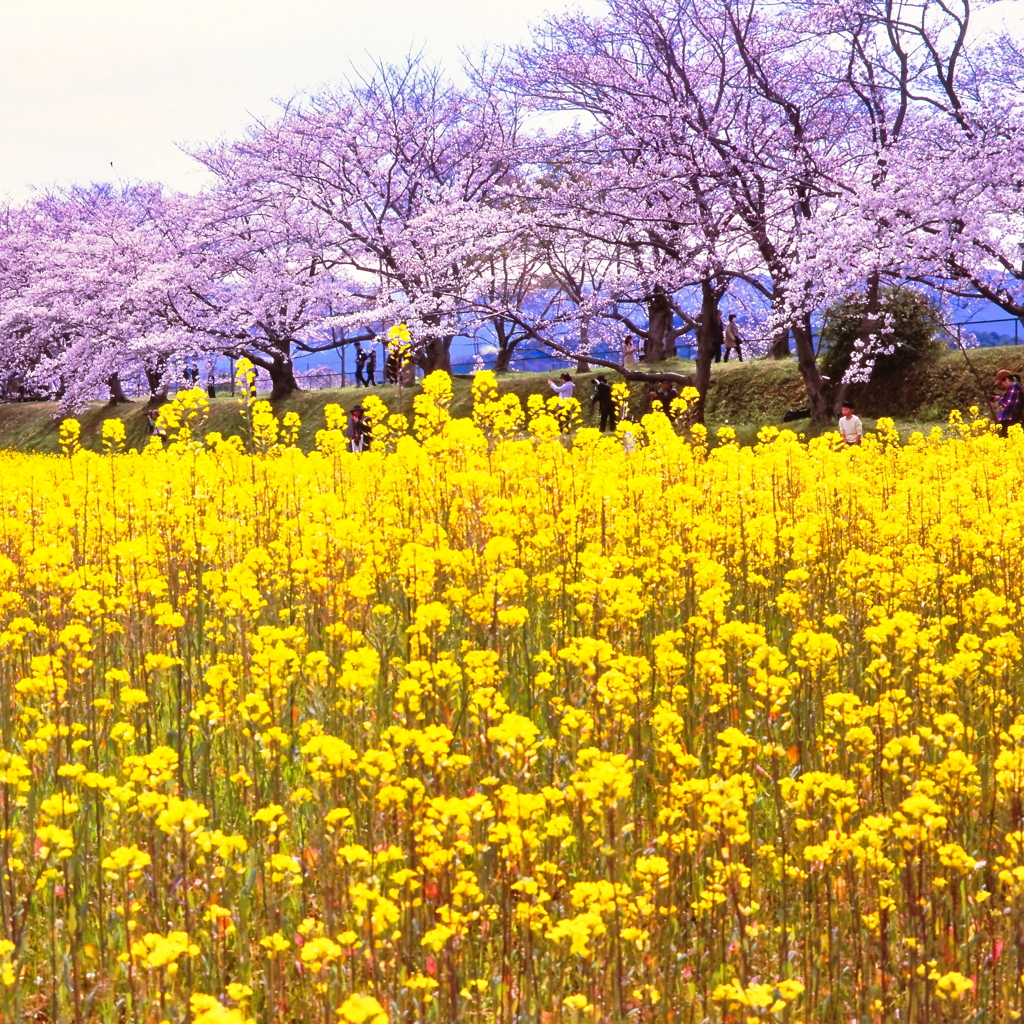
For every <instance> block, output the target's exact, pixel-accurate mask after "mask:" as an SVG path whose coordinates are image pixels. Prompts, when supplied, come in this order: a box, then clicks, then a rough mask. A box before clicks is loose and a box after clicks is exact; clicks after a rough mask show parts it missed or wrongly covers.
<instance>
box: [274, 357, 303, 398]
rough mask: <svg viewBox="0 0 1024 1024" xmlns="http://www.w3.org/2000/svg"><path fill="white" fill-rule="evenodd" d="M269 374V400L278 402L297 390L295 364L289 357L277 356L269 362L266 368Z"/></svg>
mask: <svg viewBox="0 0 1024 1024" xmlns="http://www.w3.org/2000/svg"><path fill="white" fill-rule="evenodd" d="M267 372H268V373H269V374H270V385H271V387H270V400H271V401H272V402H279V401H280V400H281V399H282V398H288V397H289V396H290V395H294V394H295V392H296V391H298V390H299V382H298V381H297V380H296V379H295V364H294V363H293V362H292V361H291V359H290V358H288V357H285V358H283V359H281V358H278V359H275V360H273V362H271V364H270V366H269V367H268V369H267Z"/></svg>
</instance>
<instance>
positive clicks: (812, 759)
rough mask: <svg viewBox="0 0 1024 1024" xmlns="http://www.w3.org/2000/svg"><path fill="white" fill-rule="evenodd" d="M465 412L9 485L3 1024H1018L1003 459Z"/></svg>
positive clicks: (1017, 704) (1018, 608)
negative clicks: (354, 443)
mask: <svg viewBox="0 0 1024 1024" xmlns="http://www.w3.org/2000/svg"><path fill="white" fill-rule="evenodd" d="M474 390H475V392H476V406H475V409H474V414H473V419H472V420H464V421H458V420H451V419H450V418H449V416H448V412H447V402H448V400H449V396H450V393H451V390H450V384H449V383H448V381H447V378H445V377H444V375H434V376H432V377H431V378H428V380H427V382H426V384H425V387H424V389H423V392H422V394H420V395H418V396H417V399H416V417H415V423H414V424H413V425H412V433H411V434H409V433H408V432H407V427H408V425H407V424H406V423H405V422H404V420H401V419H400V418H397V417H394V416H390V417H389V416H388V415H387V414H386V410H384V409H383V407H382V405H381V403H380V401H379V400H376V402H374V401H368V402H367V403H366V405H367V411H368V413H369V414H370V416H371V419H372V423H373V434H372V448H373V450H369V451H366V452H363V453H360V454H353V453H351V452H349V451H348V450H347V442H346V439H345V438H344V436H343V434H342V432H341V429H340V424H341V423H342V416H343V414H342V413H341V411H340V410H338V409H330V408H329V409H328V410H327V419H328V426H327V428H326V429H325V430H323V431H321V433H320V434H319V435H318V445H317V449H316V450H315V451H313V452H312V453H308V454H306V453H303V452H302V451H300V450H299V449H298V448H296V447H294V446H293V443H292V442H293V440H294V437H295V435H296V431H297V423H295V422H294V420H293V421H292V422H284V423H278V422H277V420H276V419H275V417H274V416H273V413H272V412H271V411H270V409H269V407H267V406H265V405H263V404H261V403H248V404H247V406H246V412H247V416H248V419H247V423H248V424H249V434H248V437H247V438H246V439H245V440H244V441H239V440H238V439H234V440H224V439H222V438H220V437H218V436H215V435H214V436H210V437H204V436H203V431H202V419H203V402H202V399H201V397H200V396H198V395H197V394H195V393H187V394H185V395H184V396H179V398H178V399H177V400H176V402H175V403H174V404H173V406H172V407H170V408H168V409H167V411H166V412H165V414H164V422H165V424H166V425H167V426H168V430H169V434H170V438H169V440H168V443H167V447H166V448H165V447H163V442H161V441H160V440H159V439H157V440H154V441H153V442H152V443H151V445H150V446H149V447H148V448H147V449H146V450H145V451H144V452H141V453H137V452H129V453H124V452H122V451H121V448H122V447H123V433H122V434H118V430H117V428H116V426H111V427H110V428H109V429H108V430H107V431H106V432H105V434H104V443H105V447H106V452H105V453H93V452H87V451H83V450H81V449H80V448H79V446H78V432H77V424H75V423H74V422H72V421H69V422H66V423H65V424H64V427H63V432H62V437H63V441H64V448H65V456H64V457H56V456H32V455H21V454H17V453H7V454H3V455H0V616H2V618H0V673H2V686H3V700H2V701H0V728H2V750H0V814H2V820H0V865H2V868H0V870H2V884H0V1015H2V1019H3V1020H4V1021H6V1022H15V1021H51V1022H57V1021H61V1022H64V1021H74V1022H76V1024H78V1022H84V1021H89V1022H92V1021H97V1022H99V1021H102V1022H114V1021H117V1022H153V1024H157V1022H162V1021H172V1022H184V1021H191V1022H194V1024H244V1022H247V1021H255V1020H258V1021H267V1022H271V1021H274V1022H276V1021H301V1022H303V1024H314V1022H321V1021H322V1022H324V1024H334V1022H339V1021H340V1022H348V1024H399V1022H414V1021H415V1022H420V1021H439V1022H440V1021H443V1022H455V1021H479V1022H484V1021H487V1022H509V1024H511V1022H524V1024H525V1022H537V1024H562V1022H565V1024H570V1022H584V1021H588V1022H589V1021H625V1020H630V1021H637V1022H646V1021H666V1022H668V1021H672V1022H687V1024H698V1022H704V1021H709V1022H729V1024H740V1022H743V1024H754V1022H760V1021H791V1022H806V1024H823V1022H837V1024H838V1022H844V1024H845V1022H849V1021H857V1022H869V1021H886V1022H888V1021H895V1020H899V1021H913V1022H918V1024H929V1022H954V1021H957V1022H959V1021H990V1022H993V1024H994V1022H1004V1021H1011V1020H1016V1019H1019V1016H1020V1008H1021V1006H1022V1004H1024V988H1022V972H1024V962H1022V958H1024V906H1022V903H1024V670H1022V664H1021V653H1022V652H1021V641H1020V631H1021V625H1022V614H1024V612H1022V597H1024V581H1022V575H1021V566H1022V561H1024V540H1022V525H1024V479H1022V469H1024V434H1022V433H1021V432H1020V430H1019V429H1017V428H1015V429H1014V431H1013V432H1012V433H1011V437H1010V438H1009V439H1007V440H1003V439H1000V438H999V437H997V436H995V435H994V434H993V433H992V431H991V429H990V427H989V425H988V424H987V423H986V422H984V421H981V420H975V421H974V422H964V421H962V420H961V419H960V418H959V417H956V416H954V417H953V418H952V420H951V423H950V425H949V427H948V429H946V430H938V429H936V430H935V431H934V432H933V433H932V435H931V436H929V437H923V436H921V435H915V436H914V437H913V438H911V439H910V442H909V443H908V444H906V445H901V444H900V443H899V440H898V438H897V437H896V435H895V432H894V431H892V430H891V429H890V427H889V426H888V425H886V424H885V423H884V422H883V423H882V424H881V430H880V432H879V433H878V434H877V435H872V436H870V437H869V438H868V439H867V440H866V442H865V444H864V446H863V447H861V448H858V449H853V450H838V449H837V444H836V441H837V438H836V436H835V435H831V436H826V437H822V438H818V439H815V440H813V441H811V442H809V443H805V442H803V441H802V440H801V439H800V438H799V437H798V436H797V435H795V434H793V433H790V432H785V431H784V432H782V433H779V432H778V431H775V430H765V431H762V434H761V440H760V443H759V444H758V445H757V446H755V447H753V448H740V447H738V446H737V445H736V444H734V443H732V442H731V440H730V436H729V434H728V432H727V431H726V432H723V435H722V437H721V439H720V440H721V443H720V444H718V445H717V447H714V448H713V449H711V450H710V451H709V449H708V446H707V444H706V440H707V439H706V436H705V434H704V433H703V430H702V428H700V427H699V426H693V427H687V426H685V413H682V414H681V417H680V419H679V420H678V421H677V422H676V423H673V422H672V421H670V420H669V419H668V418H666V417H665V416H664V415H663V414H661V413H658V414H656V415H652V416H649V417H647V418H646V419H645V420H644V422H643V424H620V426H619V428H618V432H617V434H616V435H614V436H606V437H602V436H601V435H599V434H598V432H597V431H595V430H593V429H578V430H573V429H572V427H573V417H574V410H573V408H572V406H565V405H559V404H557V403H556V404H555V405H552V404H551V403H544V402H542V401H541V400H539V399H538V400H537V401H535V402H533V404H532V407H531V409H530V410H529V411H528V412H525V413H524V411H523V410H521V409H520V408H519V406H518V400H514V401H512V402H509V401H507V400H505V399H499V398H498V395H497V391H496V389H495V387H494V381H493V378H491V377H490V376H489V375H487V374H480V375H478V377H477V381H476V385H475V389H474Z"/></svg>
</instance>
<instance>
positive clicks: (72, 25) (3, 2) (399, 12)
mask: <svg viewBox="0 0 1024 1024" xmlns="http://www.w3.org/2000/svg"><path fill="white" fill-rule="evenodd" d="M566 6H572V7H583V8H584V9H589V10H595V11H596V10H598V9H600V7H601V6H603V5H601V3H600V0H292V2H284V0H172V2H168V0H0V197H3V196H5V195H7V196H10V197H12V198H16V199H17V198H23V197H24V196H26V195H27V194H29V191H30V189H32V188H46V187H47V186H49V185H53V184H66V183H69V182H83V183H84V182H89V181H107V180H121V181H132V180H138V179H142V180H161V181H164V182H166V183H167V184H169V185H171V186H173V187H176V188H180V189H185V190H190V191H191V190H194V189H195V188H197V187H199V186H200V185H201V182H202V172H201V171H200V170H198V168H197V165H196V164H195V163H194V162H193V161H192V160H190V159H189V157H187V156H185V155H184V154H183V153H181V152H180V150H178V149H177V146H176V144H178V143H182V144H186V145H188V144H193V145H194V144H199V143H203V142H207V141H213V140H214V139H216V138H219V137H220V136H225V135H226V136H233V135H235V134H237V133H238V132H239V131H240V130H241V128H242V126H243V125H244V124H245V123H246V122H247V121H249V120H250V119H251V117H252V116H257V117H258V116H266V115H267V114H269V113H271V112H272V110H273V104H272V100H273V99H275V98H284V99H287V98H289V97H291V96H293V95H295V93H296V92H299V91H303V90H308V89H312V88H315V87H316V86H317V85H318V84H320V83H324V82H331V81H336V80H337V79H339V78H340V77H341V76H342V75H343V74H344V73H345V71H346V70H347V69H348V68H349V67H350V65H351V62H353V61H354V62H357V63H359V62H362V63H365V62H366V61H367V59H368V58H367V55H373V56H377V57H383V58H385V59H387V60H398V59H401V58H402V57H403V56H404V55H405V54H407V53H408V52H410V51H411V50H413V51H415V50H419V49H421V48H423V49H425V51H426V53H427V54H428V56H430V57H432V58H434V59H437V60H441V61H444V62H447V63H449V64H451V65H453V66H454V65H456V64H457V61H458V52H459V49H460V48H469V49H471V50H474V49H477V48H479V47H482V46H484V45H487V44H489V43H502V42H514V41H518V40H522V39H524V38H525V37H526V35H527V26H528V25H529V24H530V23H531V22H535V21H537V20H538V19H539V18H540V17H541V16H542V15H543V13H544V12H545V11H546V10H548V9H552V8H554V9H560V8H564V7H566ZM1022 6H1024V0H1002V2H1000V3H999V4H997V8H1003V10H1006V9H1007V8H1009V10H1010V11H1012V12H1013V13H1012V14H1011V15H1010V17H1009V18H1008V19H1007V20H1008V21H1009V22H1010V23H1011V24H1012V23H1013V22H1017V23H1018V24H1020V23H1021V21H1022V20H1024V19H1021V18H1020V15H1019V12H1020V11H1021V9H1022ZM987 13H988V14H991V13H994V12H987ZM111 164H113V167H111Z"/></svg>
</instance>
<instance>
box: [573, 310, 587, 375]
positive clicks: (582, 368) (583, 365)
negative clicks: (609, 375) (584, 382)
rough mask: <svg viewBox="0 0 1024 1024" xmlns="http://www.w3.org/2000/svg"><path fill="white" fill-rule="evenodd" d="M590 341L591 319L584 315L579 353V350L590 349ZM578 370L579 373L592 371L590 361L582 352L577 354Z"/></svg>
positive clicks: (581, 324) (581, 323)
mask: <svg viewBox="0 0 1024 1024" xmlns="http://www.w3.org/2000/svg"><path fill="white" fill-rule="evenodd" d="M589 342H590V321H589V320H587V318H586V317H584V318H583V320H582V321H581V322H580V344H579V349H578V353H579V352H587V351H588V350H589V349H588V346H589ZM576 372H577V373H590V363H588V362H587V361H586V359H585V358H584V357H583V356H582V355H580V354H577V356H576Z"/></svg>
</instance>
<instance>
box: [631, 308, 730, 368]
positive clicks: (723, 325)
mask: <svg viewBox="0 0 1024 1024" xmlns="http://www.w3.org/2000/svg"><path fill="white" fill-rule="evenodd" d="M717 318H718V319H717V322H718V330H717V331H716V332H715V334H714V342H713V348H712V362H715V363H727V362H729V353H730V352H735V353H736V358H737V359H738V360H739V361H740V362H741V363H742V362H743V350H742V349H741V348H740V346H741V344H742V343H743V341H744V338H743V335H742V334H741V333H740V325H739V324H738V323H737V322H736V314H735V313H730V314H729V319H728V320H723V319H722V312H721V310H719V311H718V313H717ZM698 320H699V317H698ZM723 345H724V348H725V357H724V358H723V357H722V348H723ZM636 357H637V346H636V344H635V343H634V341H633V338H632V337H631V336H630V335H628V334H627V335H626V338H625V340H624V341H623V343H622V365H623V366H632V365H634V364H635V363H636V361H637V359H636Z"/></svg>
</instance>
